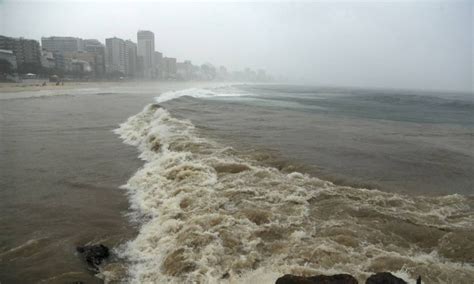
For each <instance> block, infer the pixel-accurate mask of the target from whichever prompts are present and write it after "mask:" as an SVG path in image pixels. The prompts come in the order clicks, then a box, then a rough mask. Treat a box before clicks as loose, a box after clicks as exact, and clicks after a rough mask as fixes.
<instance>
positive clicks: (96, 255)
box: [76, 244, 110, 271]
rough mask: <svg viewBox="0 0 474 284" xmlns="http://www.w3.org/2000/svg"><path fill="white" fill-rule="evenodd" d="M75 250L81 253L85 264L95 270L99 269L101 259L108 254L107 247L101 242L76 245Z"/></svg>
mask: <svg viewBox="0 0 474 284" xmlns="http://www.w3.org/2000/svg"><path fill="white" fill-rule="evenodd" d="M76 250H77V252H79V253H80V254H81V255H82V257H83V258H84V259H85V261H86V262H87V264H89V266H90V267H91V268H92V269H94V270H97V271H98V270H99V265H100V264H101V263H102V261H103V260H104V259H106V258H108V257H109V255H110V254H109V248H108V247H106V246H104V245H102V244H100V245H91V246H83V247H77V248H76Z"/></svg>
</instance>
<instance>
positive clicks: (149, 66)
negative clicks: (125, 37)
mask: <svg viewBox="0 0 474 284" xmlns="http://www.w3.org/2000/svg"><path fill="white" fill-rule="evenodd" d="M137 42H138V50H137V54H138V56H139V57H141V59H140V60H141V64H143V66H142V68H143V74H144V76H145V77H146V78H152V77H153V75H154V67H155V60H154V55H155V34H153V32H151V31H138V33H137Z"/></svg>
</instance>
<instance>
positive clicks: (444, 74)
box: [0, 1, 473, 92]
mask: <svg viewBox="0 0 474 284" xmlns="http://www.w3.org/2000/svg"><path fill="white" fill-rule="evenodd" d="M64 11H66V13H64ZM472 11H473V4H472V2H470V1H456V2H449V1H438V2H408V1H402V2H383V3H375V2H365V3H360V2H349V3H346V4H342V3H328V2H318V3H304V2H291V3H281V2H278V3H268V2H267V3H223V4H219V3H170V2H154V3H153V2H139V3H137V4H136V3H131V2H117V3H115V2H109V1H106V2H102V3H96V2H80V3H72V2H66V3H62V2H61V3H60V2H15V1H3V3H1V4H0V15H1V18H2V20H0V21H1V28H0V34H2V35H6V36H14V37H25V38H32V39H36V40H41V37H49V36H73V37H79V38H84V39H87V38H91V39H98V40H100V41H101V42H105V38H110V37H114V36H116V37H119V38H123V39H131V40H133V41H136V32H137V31H138V30H151V31H153V32H154V33H155V45H156V50H158V51H160V52H163V54H166V55H168V56H171V57H176V58H178V60H180V61H183V60H191V61H192V62H193V63H197V64H204V63H212V64H214V65H216V66H220V65H223V66H226V67H228V68H229V69H231V70H240V69H244V68H247V67H248V68H251V69H260V68H261V69H264V70H266V71H267V72H268V73H270V74H272V75H274V76H275V77H277V78H278V77H283V78H287V79H288V81H290V82H300V83H309V84H315V85H329V86H354V87H374V88H396V89H424V90H452V91H463V92H471V91H472V88H473V80H472V63H473V56H472V35H473V31H472V22H473V19H472V14H473V12H472ZM86 19H87V20H86ZM59 23H60V24H59Z"/></svg>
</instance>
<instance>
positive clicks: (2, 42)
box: [0, 36, 41, 73]
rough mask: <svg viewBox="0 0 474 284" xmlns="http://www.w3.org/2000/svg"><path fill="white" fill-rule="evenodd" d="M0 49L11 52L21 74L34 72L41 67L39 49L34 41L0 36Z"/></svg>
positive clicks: (37, 43)
mask: <svg viewBox="0 0 474 284" xmlns="http://www.w3.org/2000/svg"><path fill="white" fill-rule="evenodd" d="M0 49H4V50H11V51H12V52H13V54H14V55H15V57H16V63H17V65H18V70H20V71H21V72H24V73H26V72H35V69H37V68H39V67H40V66H41V48H40V45H39V42H37V41H36V40H33V39H24V38H12V37H6V36H0Z"/></svg>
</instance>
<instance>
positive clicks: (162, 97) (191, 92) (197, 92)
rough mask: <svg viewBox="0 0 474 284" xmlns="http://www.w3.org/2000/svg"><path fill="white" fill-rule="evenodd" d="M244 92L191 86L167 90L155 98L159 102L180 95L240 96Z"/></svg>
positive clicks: (196, 96)
mask: <svg viewBox="0 0 474 284" xmlns="http://www.w3.org/2000/svg"><path fill="white" fill-rule="evenodd" d="M245 95H246V94H244V93H237V92H215V91H212V90H210V89H198V88H191V89H186V90H181V91H170V92H165V93H163V94H161V95H159V96H158V97H156V98H155V100H156V102H157V103H163V102H166V101H170V100H174V99H177V98H180V97H185V96H188V97H193V98H213V97H240V96H245Z"/></svg>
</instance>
